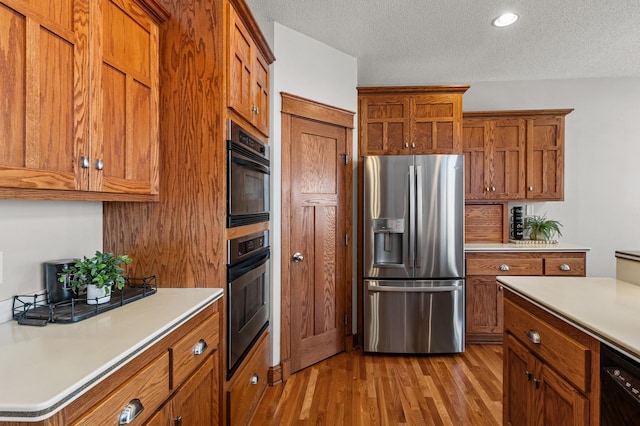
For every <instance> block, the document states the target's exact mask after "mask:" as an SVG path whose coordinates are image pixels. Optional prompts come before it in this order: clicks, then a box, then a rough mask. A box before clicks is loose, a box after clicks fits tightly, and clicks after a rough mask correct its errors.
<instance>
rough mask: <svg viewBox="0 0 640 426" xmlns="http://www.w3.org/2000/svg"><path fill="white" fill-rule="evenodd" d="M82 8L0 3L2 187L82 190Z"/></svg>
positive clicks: (70, 1)
mask: <svg viewBox="0 0 640 426" xmlns="http://www.w3.org/2000/svg"><path fill="white" fill-rule="evenodd" d="M88 14H89V5H88V0H56V1H54V0H50V1H44V0H42V1H37V0H30V1H13V0H6V1H4V0H0V55H1V56H2V57H3V60H1V61H0V93H1V94H2V98H3V100H4V101H3V102H2V104H1V105H2V106H0V186H2V187H13V188H30V189H61V190H79V189H86V183H87V177H86V176H87V170H86V169H83V168H82V167H80V157H81V156H88V155H89V154H88V152H87V148H88V143H87V129H88V124H89V122H88V99H89V98H88V58H89V56H88V51H89V50H88V45H87V39H88Z"/></svg>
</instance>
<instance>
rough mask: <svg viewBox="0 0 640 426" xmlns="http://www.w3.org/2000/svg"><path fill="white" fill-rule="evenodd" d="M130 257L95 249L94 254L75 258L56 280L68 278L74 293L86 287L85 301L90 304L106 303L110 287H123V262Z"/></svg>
mask: <svg viewBox="0 0 640 426" xmlns="http://www.w3.org/2000/svg"><path fill="white" fill-rule="evenodd" d="M131 260H132V259H131V258H130V257H129V256H127V255H126V254H120V255H117V256H116V255H114V254H113V253H102V252H100V251H96V254H95V256H93V257H91V258H87V256H84V257H83V258H82V259H75V260H74V263H73V264H70V265H69V266H68V267H66V268H64V269H63V270H62V272H63V274H62V275H60V278H58V280H59V281H60V282H64V281H65V280H67V279H68V280H69V281H68V282H69V285H70V286H71V288H73V290H74V291H75V292H76V293H79V290H80V288H82V287H85V286H86V288H87V303H88V304H90V305H95V304H100V303H106V302H108V301H109V300H111V287H112V286H116V288H118V289H119V290H122V288H123V287H124V282H125V281H124V277H123V276H122V273H123V272H124V270H123V269H122V268H121V267H120V265H123V264H129V263H131Z"/></svg>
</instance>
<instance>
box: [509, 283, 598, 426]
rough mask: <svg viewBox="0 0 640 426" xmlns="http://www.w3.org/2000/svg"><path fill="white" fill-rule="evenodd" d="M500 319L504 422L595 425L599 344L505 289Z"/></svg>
mask: <svg viewBox="0 0 640 426" xmlns="http://www.w3.org/2000/svg"><path fill="white" fill-rule="evenodd" d="M504 321H505V332H504V349H503V424H505V425H514V426H519V425H574V426H578V425H597V424H598V422H599V418H600V414H599V393H600V384H599V374H598V368H599V363H600V343H599V342H598V341H597V340H596V339H594V338H592V337H591V336H588V335H587V334H585V333H583V332H582V331H580V330H578V329H576V328H575V327H573V326H572V325H570V324H567V323H565V322H563V321H562V320H560V319H558V318H556V317H554V316H552V315H551V314H549V313H548V312H546V311H543V310H542V309H540V308H538V307H536V306H534V305H532V304H531V303H530V302H528V301H526V300H524V299H522V298H520V297H519V296H517V295H515V294H514V293H511V292H509V291H506V290H505V300H504ZM534 333H535V334H537V336H539V338H540V339H539V342H538V343H534V340H535V339H534V338H533V334H534ZM529 336H531V339H530V338H529Z"/></svg>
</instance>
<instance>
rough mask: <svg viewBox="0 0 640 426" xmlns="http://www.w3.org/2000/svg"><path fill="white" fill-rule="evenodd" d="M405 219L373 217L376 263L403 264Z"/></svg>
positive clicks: (374, 256)
mask: <svg viewBox="0 0 640 426" xmlns="http://www.w3.org/2000/svg"><path fill="white" fill-rule="evenodd" d="M404 235H405V229H404V219H402V218H400V219H397V218H379V219H373V250H374V251H373V262H374V264H375V265H402V263H403V262H402V248H403V246H404V244H403V239H404Z"/></svg>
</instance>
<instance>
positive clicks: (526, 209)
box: [524, 204, 535, 216]
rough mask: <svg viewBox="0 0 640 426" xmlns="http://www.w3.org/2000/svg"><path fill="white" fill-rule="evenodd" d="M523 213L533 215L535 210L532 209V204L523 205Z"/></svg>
mask: <svg viewBox="0 0 640 426" xmlns="http://www.w3.org/2000/svg"><path fill="white" fill-rule="evenodd" d="M524 215H525V216H533V215H535V212H534V211H533V204H525V206H524Z"/></svg>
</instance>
